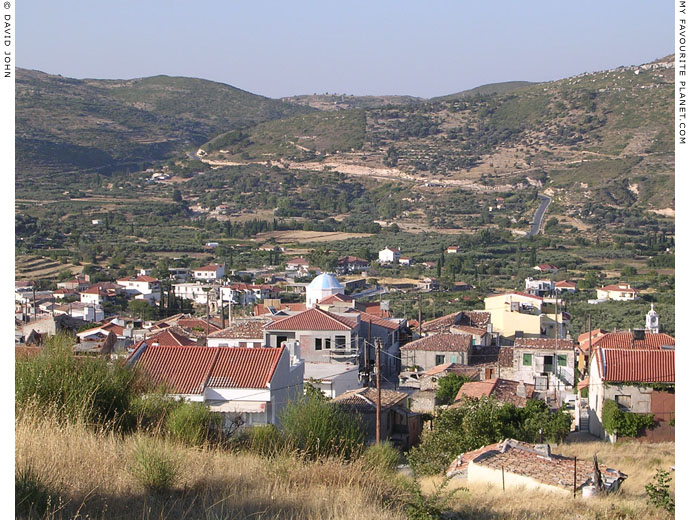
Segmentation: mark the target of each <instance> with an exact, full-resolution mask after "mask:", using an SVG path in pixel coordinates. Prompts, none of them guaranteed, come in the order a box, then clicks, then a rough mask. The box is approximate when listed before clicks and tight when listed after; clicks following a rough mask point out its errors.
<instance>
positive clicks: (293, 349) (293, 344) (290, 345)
mask: <svg viewBox="0 0 690 520" xmlns="http://www.w3.org/2000/svg"><path fill="white" fill-rule="evenodd" d="M284 345H285V347H286V348H287V349H288V352H289V353H290V366H294V365H297V364H299V363H300V362H301V361H302V359H301V358H300V346H299V341H296V340H293V341H286V342H285V343H284Z"/></svg>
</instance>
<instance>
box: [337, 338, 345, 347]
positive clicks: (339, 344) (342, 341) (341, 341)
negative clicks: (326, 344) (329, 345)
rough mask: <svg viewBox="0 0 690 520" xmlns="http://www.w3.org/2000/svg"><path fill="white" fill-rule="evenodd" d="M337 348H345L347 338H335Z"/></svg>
mask: <svg viewBox="0 0 690 520" xmlns="http://www.w3.org/2000/svg"><path fill="white" fill-rule="evenodd" d="M335 348H345V336H336V337H335Z"/></svg>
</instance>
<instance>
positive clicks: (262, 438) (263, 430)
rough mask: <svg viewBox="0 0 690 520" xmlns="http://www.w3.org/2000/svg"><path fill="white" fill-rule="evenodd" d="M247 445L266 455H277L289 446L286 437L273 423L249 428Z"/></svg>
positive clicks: (254, 450)
mask: <svg viewBox="0 0 690 520" xmlns="http://www.w3.org/2000/svg"><path fill="white" fill-rule="evenodd" d="M246 445H247V447H248V448H249V450H250V451H252V452H254V453H258V454H259V455H263V456H265V457H272V456H275V455H277V454H279V453H281V452H282V451H283V450H284V449H286V448H287V443H286V441H285V437H284V436H283V434H282V433H281V432H280V430H278V428H276V427H275V426H274V425H273V424H267V425H266V426H253V427H251V428H249V429H248V430H247V431H246Z"/></svg>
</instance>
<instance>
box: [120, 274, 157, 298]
mask: <svg viewBox="0 0 690 520" xmlns="http://www.w3.org/2000/svg"><path fill="white" fill-rule="evenodd" d="M117 284H118V285H121V286H122V287H123V288H124V290H125V293H126V294H127V296H130V297H132V296H133V297H134V298H136V299H137V300H142V299H145V300H150V301H151V300H152V301H160V299H161V287H160V281H159V280H158V279H157V278H153V277H151V276H147V275H139V276H132V277H129V278H120V279H119V280H117Z"/></svg>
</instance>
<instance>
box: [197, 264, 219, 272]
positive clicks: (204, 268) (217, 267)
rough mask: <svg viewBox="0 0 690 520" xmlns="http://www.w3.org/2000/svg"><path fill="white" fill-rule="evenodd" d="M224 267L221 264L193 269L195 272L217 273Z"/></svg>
mask: <svg viewBox="0 0 690 520" xmlns="http://www.w3.org/2000/svg"><path fill="white" fill-rule="evenodd" d="M221 267H223V266H222V265H221V264H208V265H205V266H203V267H197V268H196V269H193V271H208V272H211V271H212V272H214V273H215V272H216V271H217V270H218V269H220V268H221Z"/></svg>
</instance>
